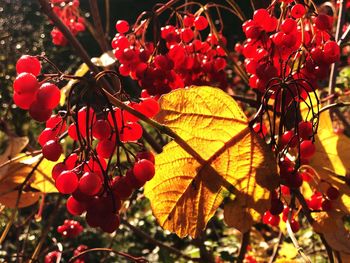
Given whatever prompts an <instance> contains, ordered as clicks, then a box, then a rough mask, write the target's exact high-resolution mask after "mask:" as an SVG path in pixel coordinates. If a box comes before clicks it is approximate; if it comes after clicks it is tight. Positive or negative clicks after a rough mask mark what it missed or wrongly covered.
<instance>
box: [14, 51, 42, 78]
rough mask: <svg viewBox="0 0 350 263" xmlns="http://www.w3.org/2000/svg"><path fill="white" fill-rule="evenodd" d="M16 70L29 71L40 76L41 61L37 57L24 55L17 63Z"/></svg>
mask: <svg viewBox="0 0 350 263" xmlns="http://www.w3.org/2000/svg"><path fill="white" fill-rule="evenodd" d="M16 71H17V74H21V73H23V72H27V73H32V74H33V75H34V76H38V75H39V74H40V71H41V63H40V61H39V60H38V59H37V58H36V57H33V56H29V55H23V56H21V57H20V58H19V59H18V61H17V63H16Z"/></svg>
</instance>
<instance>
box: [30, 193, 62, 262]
mask: <svg viewBox="0 0 350 263" xmlns="http://www.w3.org/2000/svg"><path fill="white" fill-rule="evenodd" d="M61 201H62V196H61V195H60V196H59V197H58V199H57V201H56V205H55V208H54V210H53V211H52V212H51V213H50V216H49V218H48V220H47V222H48V223H47V225H46V226H45V228H44V229H43V230H42V232H41V235H40V240H39V242H38V244H37V246H36V247H35V250H34V252H33V255H32V257H31V258H30V260H29V261H28V263H32V262H33V261H36V260H37V258H38V256H39V253H40V250H41V248H42V246H43V244H44V243H45V241H46V237H47V235H48V233H49V231H50V228H51V225H52V224H53V223H54V221H55V220H56V216H57V213H58V209H59V207H60V203H61Z"/></svg>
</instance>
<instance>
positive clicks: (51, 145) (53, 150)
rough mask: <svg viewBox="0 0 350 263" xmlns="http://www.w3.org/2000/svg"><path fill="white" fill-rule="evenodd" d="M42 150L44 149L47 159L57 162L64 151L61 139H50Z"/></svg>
mask: <svg viewBox="0 0 350 263" xmlns="http://www.w3.org/2000/svg"><path fill="white" fill-rule="evenodd" d="M42 151H43V156H44V157H45V158H46V159H47V160H49V161H52V162H56V161H57V160H58V159H59V158H60V156H61V154H62V152H63V149H62V146H61V144H60V143H59V141H57V140H49V141H48V142H46V143H45V144H44V146H43V149H42Z"/></svg>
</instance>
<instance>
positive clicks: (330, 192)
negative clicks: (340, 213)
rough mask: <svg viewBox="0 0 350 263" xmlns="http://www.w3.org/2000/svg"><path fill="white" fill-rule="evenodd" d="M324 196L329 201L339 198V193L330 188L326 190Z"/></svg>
mask: <svg viewBox="0 0 350 263" xmlns="http://www.w3.org/2000/svg"><path fill="white" fill-rule="evenodd" d="M326 195H327V197H328V198H329V200H336V199H338V198H339V195H340V193H339V190H338V189H337V188H335V187H334V186H331V187H329V188H328V189H327V193H326Z"/></svg>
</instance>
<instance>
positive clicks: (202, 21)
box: [194, 16, 208, 31]
mask: <svg viewBox="0 0 350 263" xmlns="http://www.w3.org/2000/svg"><path fill="white" fill-rule="evenodd" d="M194 26H195V28H196V29H197V30H199V31H201V30H204V29H206V28H207V26H208V20H207V19H206V18H205V17H204V16H197V17H196V18H195V19H194Z"/></svg>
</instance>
